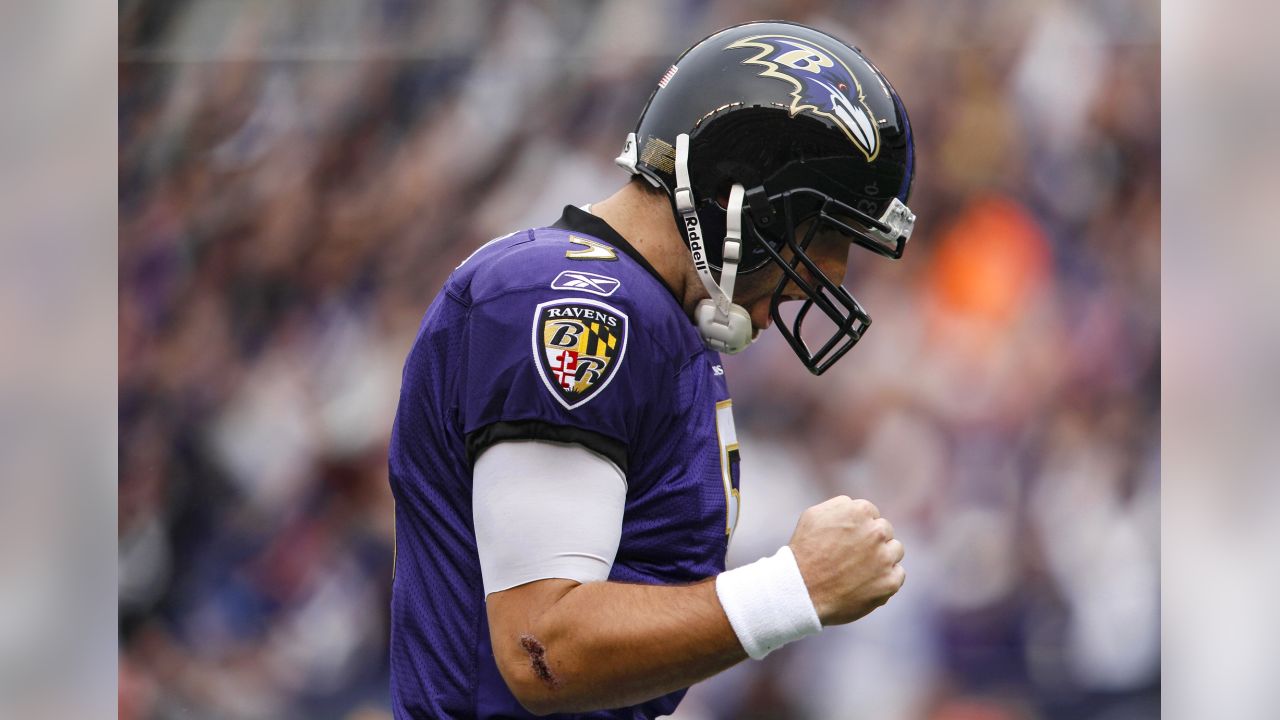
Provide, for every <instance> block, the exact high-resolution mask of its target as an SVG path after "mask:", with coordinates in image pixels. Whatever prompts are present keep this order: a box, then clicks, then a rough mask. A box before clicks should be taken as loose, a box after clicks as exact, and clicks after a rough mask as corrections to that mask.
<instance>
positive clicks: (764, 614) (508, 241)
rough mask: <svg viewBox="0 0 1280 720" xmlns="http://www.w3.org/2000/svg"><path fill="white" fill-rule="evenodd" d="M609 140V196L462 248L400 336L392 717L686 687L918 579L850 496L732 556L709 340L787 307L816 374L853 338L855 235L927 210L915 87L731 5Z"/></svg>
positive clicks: (753, 327) (731, 457)
mask: <svg viewBox="0 0 1280 720" xmlns="http://www.w3.org/2000/svg"><path fill="white" fill-rule="evenodd" d="M617 162H618V164H619V165H621V166H622V167H623V168H624V169H626V170H627V172H629V173H630V174H631V179H630V181H629V182H628V183H627V184H625V185H624V186H623V187H622V189H620V190H619V191H618V192H616V193H615V194H613V195H612V196H611V197H608V198H607V199H604V200H601V201H599V202H596V203H594V204H591V205H588V206H584V207H581V208H579V207H567V208H565V210H564V215H563V216H562V217H561V218H560V219H559V220H558V221H557V222H556V223H554V224H553V225H551V226H549V227H542V228H535V229H531V230H524V231H520V232H516V233H512V234H511V235H508V236H506V237H502V238H499V239H497V240H493V241H491V242H489V243H488V244H486V245H484V246H483V247H482V248H480V249H479V250H477V251H476V252H475V253H474V254H473V255H472V256H471V257H470V258H468V259H467V260H466V261H465V262H463V264H462V265H461V266H459V267H458V269H457V270H456V271H455V272H454V273H453V274H452V276H451V277H450V278H449V279H448V281H447V282H446V284H445V286H444V288H443V290H441V292H440V294H439V295H438V296H437V298H436V299H435V301H434V302H433V303H432V305H431V307H430V309H429V310H428V311H427V313H426V316H425V318H424V320H423V322H422V326H421V329H420V331H419V334H418V337H417V339H416V341H415V343H414V346H413V348H412V350H411V351H410V353H409V357H408V360H407V362H406V364H405V368H404V376H403V387H402V390H401V396H400V404H399V409H398V412H397V415H396V421H395V427H394V430H393V437H392V440H391V448H390V474H391V485H392V488H393V491H394V493H395V498H396V540H397V560H396V571H395V579H394V590H393V597H392V628H391V682H392V697H393V705H394V708H395V715H396V717H397V718H497V717H502V718H512V717H528V716H530V714H531V713H532V714H536V715H545V714H552V713H554V714H580V713H586V715H575V716H579V717H592V718H641V717H643V718H652V717H657V716H659V715H666V714H669V713H671V712H672V711H673V710H674V709H675V707H676V705H677V704H678V703H679V701H680V699H681V697H682V696H683V695H684V692H685V689H686V688H688V687H689V685H690V684H692V683H694V682H697V681H698V680H701V679H703V678H706V677H708V676H710V675H713V674H715V673H718V672H720V671H722V670H724V669H725V668H728V667H730V666H731V665H733V664H735V663H738V662H740V661H742V660H744V659H746V658H748V657H750V658H757V659H758V658H762V657H764V656H765V655H766V654H768V653H769V652H770V651H772V650H774V649H775V648H777V647H779V646H781V645H783V644H785V643H788V642H791V641H794V640H798V639H800V638H802V637H805V636H807V635H810V634H814V633H817V632H819V631H820V630H821V629H822V628H823V626H826V625H839V624H842V623H848V622H851V621H853V620H856V619H858V618H859V617H862V616H863V615H865V614H867V613H868V612H871V611H872V610H873V609H875V608H876V607H877V606H879V605H880V604H882V603H884V602H885V601H886V600H887V599H888V598H889V597H890V596H891V595H893V594H894V593H895V592H896V591H897V590H898V588H899V587H900V586H901V585H902V582H903V579H904V574H903V570H902V567H901V565H900V564H899V561H901V560H902V557H903V547H902V544H901V543H900V542H899V541H897V540H895V539H894V537H893V528H892V526H891V525H890V523H889V522H888V521H887V520H885V519H883V518H881V517H880V516H879V513H878V512H877V510H876V508H875V506H873V505H872V504H871V503H869V502H867V501H864V500H853V499H850V498H848V497H838V498H834V499H831V500H828V501H826V502H824V503H822V504H820V505H817V506H815V507H812V508H810V509H809V510H807V511H806V512H805V513H804V514H803V515H801V517H800V518H799V522H798V524H797V526H796V530H795V533H794V535H793V536H792V538H791V540H790V542H789V543H788V544H787V545H784V546H783V547H782V548H780V549H779V550H778V552H777V553H776V554H774V555H772V556H769V557H766V558H763V559H761V560H759V561H757V562H754V563H751V564H749V565H746V566H744V567H740V568H736V569H734V570H730V571H727V572H726V571H725V569H724V560H725V551H726V548H727V545H728V542H729V538H730V536H731V534H732V533H733V530H734V525H735V522H736V514H737V507H738V459H739V458H738V443H737V439H736V435H735V432H734V426H733V411H732V404H731V402H730V399H729V392H728V389H727V386H726V384H725V378H724V371H723V369H722V367H721V363H720V356H719V354H718V353H721V352H725V353H736V352H739V351H741V350H743V349H744V348H746V347H747V345H748V344H750V342H751V341H752V340H753V339H754V338H755V337H756V335H757V334H758V333H759V332H761V331H762V330H764V329H765V328H767V327H769V326H770V325H771V324H777V325H778V328H779V330H780V331H781V332H782V334H783V335H784V336H785V337H786V339H787V341H788V342H789V343H790V344H791V347H792V348H793V349H794V350H795V352H796V354H797V355H798V356H799V358H800V360H801V362H803V363H804V364H805V366H806V367H807V368H808V369H809V370H810V371H811V372H813V373H815V374H821V373H822V372H824V371H825V370H827V369H828V368H830V367H831V365H832V364H833V363H834V362H836V361H837V360H838V359H840V357H842V356H843V355H844V354H845V353H846V352H848V350H849V349H850V348H851V347H853V345H854V344H855V343H856V342H858V340H859V338H861V337H862V334H863V332H864V331H865V330H866V328H867V327H868V325H869V324H870V318H869V317H868V316H867V314H866V313H865V312H864V311H863V309H862V308H861V307H860V306H859V305H858V303H857V302H856V301H855V300H854V299H853V297H852V296H851V295H850V294H849V292H848V291H846V290H845V289H844V288H843V287H841V282H842V280H843V277H844V273H845V267H846V263H847V262H848V253H849V251H850V248H851V245H856V246H858V247H860V248H865V249H867V250H871V251H872V252H874V253H878V254H880V255H883V256H887V257H890V258H898V257H900V256H901V255H902V252H903V249H904V247H905V245H906V242H907V239H908V238H909V237H910V235H911V230H912V225H913V223H914V220H915V218H914V216H913V215H912V213H911V212H910V210H908V209H907V205H906V202H907V199H908V194H909V191H910V189H911V180H912V175H913V149H912V137H911V126H910V124H909V122H908V120H907V113H906V110H905V109H904V107H903V105H902V102H901V100H899V98H898V95H897V93H895V92H894V90H893V88H892V87H891V86H890V85H889V82H888V81H887V80H886V79H885V77H884V75H882V74H881V73H880V71H879V70H877V69H876V68H875V66H873V65H872V64H871V63H870V61H868V60H867V58H866V57H865V56H864V55H863V54H862V53H861V52H860V51H859V50H857V49H856V48H853V47H850V46H849V45H847V44H845V43H843V42H842V41H840V40H838V39H836V38H834V37H832V36H830V35H827V34H825V33H822V32H819V31H817V30H814V29H812V28H809V27H806V26H803V25H796V24H791V23H782V22H767V23H750V24H745V25H740V26H736V27H732V28H728V29H726V30H723V31H721V32H718V33H716V34H714V35H712V36H710V37H708V38H706V39H704V40H703V41H701V42H699V43H698V44H697V45H695V46H694V47H692V48H690V49H689V50H688V51H686V52H685V53H684V54H683V55H681V56H680V58H679V59H678V60H677V61H676V63H675V64H674V65H672V66H671V68H670V69H669V70H668V71H667V72H666V73H665V74H664V75H663V76H662V78H661V80H660V81H659V82H658V85H657V88H656V89H655V90H654V91H653V94H652V96H651V97H650V99H649V102H648V104H647V105H646V107H645V109H644V111H643V112H642V114H641V116H640V121H639V124H638V126H637V127H636V130H635V132H634V133H631V134H630V135H628V136H627V139H626V141H625V143H624V149H623V152H622V154H621V156H620V157H619V158H618V159H617ZM789 300H795V301H798V302H799V303H800V305H799V309H798V312H797V313H796V315H795V317H794V318H792V319H791V321H790V322H784V320H783V318H782V316H781V315H780V313H779V306H780V305H781V304H782V303H783V302H784V301H789ZM814 318H823V319H825V320H824V321H823V322H818V323H814V322H813V320H814ZM817 332H822V335H820V336H816V337H815V335H814V334H815V333H817Z"/></svg>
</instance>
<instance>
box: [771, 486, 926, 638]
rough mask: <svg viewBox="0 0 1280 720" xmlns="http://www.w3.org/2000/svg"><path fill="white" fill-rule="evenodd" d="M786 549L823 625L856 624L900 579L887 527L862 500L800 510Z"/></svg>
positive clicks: (897, 550)
mask: <svg viewBox="0 0 1280 720" xmlns="http://www.w3.org/2000/svg"><path fill="white" fill-rule="evenodd" d="M789 545H790V546H791V552H792V553H793V554H794V555H795V557H796V564H797V565H798V566H799V567H800V574H801V575H802V576H803V577H804V583H805V586H806V587H808V588H809V597H810V599H812V600H813V607H814V609H815V610H817V612H818V618H819V619H820V620H822V624H823V625H843V624H845V623H850V622H853V621H854V620H857V619H858V618H860V617H862V616H864V615H866V614H867V613H869V612H871V611H872V610H875V609H876V608H878V607H880V606H881V605H883V604H885V602H886V601H888V599H889V598H890V597H892V596H893V594H894V593H896V592H898V588H900V587H902V583H903V581H904V580H905V579H906V572H905V571H904V570H903V569H902V566H901V565H899V564H898V563H899V562H901V561H902V555H903V552H904V550H903V547H902V543H901V542H898V541H897V540H896V539H894V537H893V525H891V524H889V521H888V520H885V519H884V518H882V517H880V511H879V510H877V509H876V506H875V505H872V504H871V503H870V502H867V501H866V500H852V499H850V498H849V497H848V496H846V495H841V496H840V497H835V498H832V499H830V500H827V501H826V502H824V503H821V504H819V505H814V506H813V507H811V508H809V509H808V510H805V511H804V512H803V513H802V514H801V515H800V522H799V523H797V524H796V531H795V533H793V534H792V535H791V542H790V543H789Z"/></svg>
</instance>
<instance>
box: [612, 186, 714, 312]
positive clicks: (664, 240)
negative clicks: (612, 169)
mask: <svg viewBox="0 0 1280 720" xmlns="http://www.w3.org/2000/svg"><path fill="white" fill-rule="evenodd" d="M591 214H593V215H595V216H596V217H598V218H600V219H601V220H604V221H605V222H607V223H609V226H610V227H612V228H613V229H614V230H616V231H618V234H619V235H621V236H622V237H624V238H626V239H627V242H629V243H631V246H632V247H634V248H635V249H636V250H637V251H638V252H639V253H640V254H641V255H643V256H644V259H645V260H648V261H649V264H650V265H652V266H653V269H654V270H657V271H658V275H660V276H661V277H662V280H663V282H665V283H666V284H667V287H669V288H671V290H672V292H674V293H675V295H676V297H679V298H684V309H685V312H686V313H688V314H689V316H690V317H692V316H693V308H694V307H696V306H697V304H698V301H699V300H701V299H702V298H703V297H706V291H705V290H704V289H703V288H702V285H701V283H699V282H698V276H697V273H696V271H695V270H694V267H693V258H692V257H691V256H690V255H689V249H688V248H687V247H685V244H684V240H683V239H682V238H681V237H680V231H679V229H677V227H676V221H675V217H674V216H673V215H672V213H671V204H670V202H669V201H668V200H667V198H666V197H664V196H663V195H661V194H658V193H649V192H645V191H644V189H642V188H640V187H637V184H636V183H634V182H631V183H627V184H626V185H624V186H622V188H621V189H619V190H618V191H617V192H616V193H614V194H613V195H611V196H609V197H608V198H607V199H605V200H601V201H600V202H596V203H592V204H591Z"/></svg>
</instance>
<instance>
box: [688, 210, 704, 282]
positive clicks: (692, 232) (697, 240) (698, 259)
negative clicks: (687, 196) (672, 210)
mask: <svg viewBox="0 0 1280 720" xmlns="http://www.w3.org/2000/svg"><path fill="white" fill-rule="evenodd" d="M684 229H685V230H686V231H688V233H689V250H690V251H691V252H692V253H693V266H694V267H696V268H697V269H698V270H706V269H707V258H706V256H705V255H704V253H703V250H702V237H701V236H700V235H699V233H698V218H697V216H696V215H690V216H687V217H685V219H684Z"/></svg>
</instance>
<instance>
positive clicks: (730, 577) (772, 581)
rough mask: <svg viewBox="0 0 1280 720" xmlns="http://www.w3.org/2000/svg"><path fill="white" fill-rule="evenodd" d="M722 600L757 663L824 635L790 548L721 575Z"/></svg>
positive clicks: (718, 583)
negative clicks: (782, 649) (785, 647)
mask: <svg viewBox="0 0 1280 720" xmlns="http://www.w3.org/2000/svg"><path fill="white" fill-rule="evenodd" d="M716 595H717V596H719V598H720V606H721V607H723V608H724V614H725V615H728V616H729V624H730V625H732V626H733V632H734V633H736V634H737V636H738V640H739V642H741V643H742V648H743V649H744V650H746V651H747V654H748V655H750V656H751V657H752V658H754V659H756V660H759V659H760V658H762V657H764V656H765V655H768V654H769V653H771V652H773V651H774V650H777V649H778V648H780V647H782V646H783V645H786V644H787V643H789V642H791V641H793V640H799V639H800V638H802V637H807V636H809V635H815V634H817V633H818V632H820V631H821V630H822V621H821V620H819V619H818V612H817V610H814V608H813V601H812V600H810V599H809V589H808V588H806V587H805V584H804V578H803V577H802V576H801V575H800V568H799V566H797V565H796V557H795V555H792V554H791V548H790V547H789V546H787V545H783V546H782V548H781V549H780V550H778V552H776V553H774V554H773V555H772V556H770V557H767V558H761V559H759V560H757V561H755V562H753V563H751V564H750V565H743V566H742V567H740V568H734V569H733V570H729V571H728V572H723V573H720V575H719V576H717V577H716Z"/></svg>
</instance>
